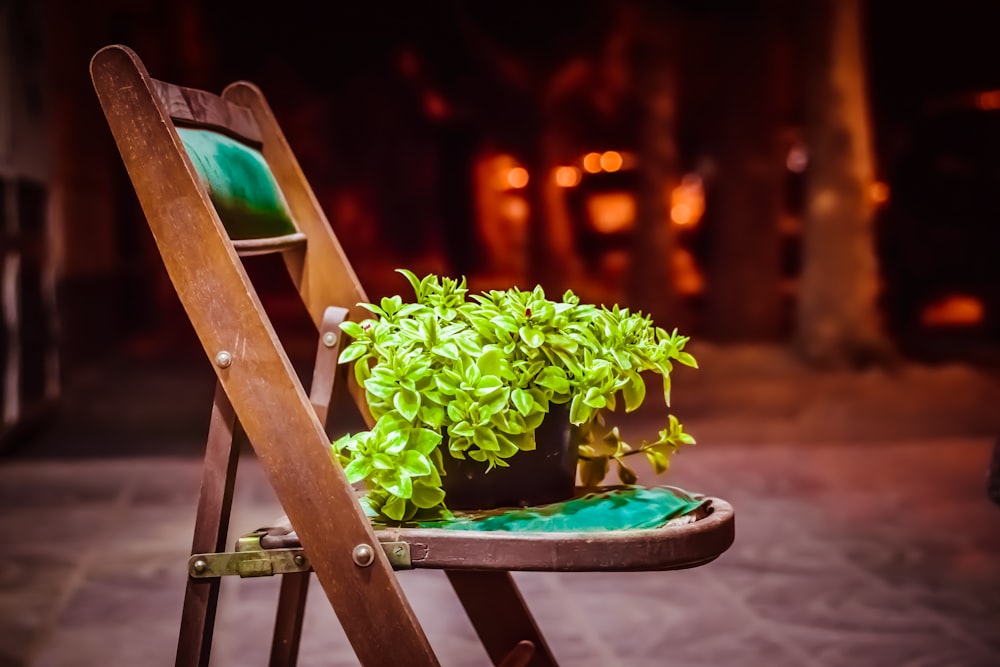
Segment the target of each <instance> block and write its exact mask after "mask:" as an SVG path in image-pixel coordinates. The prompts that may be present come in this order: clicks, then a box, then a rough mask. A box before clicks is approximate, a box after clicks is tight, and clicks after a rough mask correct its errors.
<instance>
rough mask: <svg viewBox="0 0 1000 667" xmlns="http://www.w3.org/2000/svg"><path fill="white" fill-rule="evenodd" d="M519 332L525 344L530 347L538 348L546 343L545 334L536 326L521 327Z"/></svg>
mask: <svg viewBox="0 0 1000 667" xmlns="http://www.w3.org/2000/svg"><path fill="white" fill-rule="evenodd" d="M518 334H519V335H520V336H521V340H523V341H524V344H525V345H527V346H528V347H532V348H538V347H541V346H542V344H543V343H545V334H544V333H542V332H541V331H540V330H539V329H536V328H534V327H529V326H527V325H525V326H523V327H521V329H520V331H519V332H518Z"/></svg>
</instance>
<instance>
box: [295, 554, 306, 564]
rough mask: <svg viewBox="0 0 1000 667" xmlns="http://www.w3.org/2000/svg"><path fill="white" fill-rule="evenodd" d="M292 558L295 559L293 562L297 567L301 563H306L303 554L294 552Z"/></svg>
mask: <svg viewBox="0 0 1000 667" xmlns="http://www.w3.org/2000/svg"><path fill="white" fill-rule="evenodd" d="M292 560H293V561H295V564H296V565H298V566H299V567H302V566H303V565H305V564H306V557H305V556H303V555H302V554H295V557H294V558H293V559H292Z"/></svg>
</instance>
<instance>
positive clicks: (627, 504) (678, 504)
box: [419, 486, 709, 532]
mask: <svg viewBox="0 0 1000 667" xmlns="http://www.w3.org/2000/svg"><path fill="white" fill-rule="evenodd" d="M447 502H448V501H447V499H445V503H447ZM707 502H709V501H708V500H707V499H705V498H696V497H694V496H692V495H690V494H688V493H687V492H685V491H683V490H681V489H678V488H676V487H670V486H657V487H649V488H647V487H641V486H625V487H614V488H611V489H607V490H604V491H599V492H595V493H589V494H587V495H585V496H581V497H580V498H574V499H572V500H566V501H563V502H559V503H552V504H550V505H543V506H540V507H525V508H517V509H504V510H490V511H484V512H477V513H464V514H463V513H460V512H456V513H455V518H454V519H447V520H442V521H426V522H422V523H420V524H419V525H420V527H421V528H446V529H448V530H506V531H518V532H521V531H542V532H592V531H605V530H630V529H641V528H657V527H659V526H662V525H663V524H665V523H666V522H667V521H669V520H670V519H673V518H676V517H679V516H683V515H685V514H689V513H691V512H693V511H695V510H696V509H698V508H699V507H701V506H702V505H704V504H705V503H707Z"/></svg>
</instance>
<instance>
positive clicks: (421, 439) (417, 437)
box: [409, 428, 441, 456]
mask: <svg viewBox="0 0 1000 667" xmlns="http://www.w3.org/2000/svg"><path fill="white" fill-rule="evenodd" d="M409 443H410V448H411V449H413V450H414V451H418V452H420V453H421V454H423V455H424V456H428V455H430V453H431V451H432V450H433V449H434V448H435V447H437V446H438V445H439V444H441V434H440V433H438V432H437V431H432V430H431V429H429V428H415V429H411V431H410V434H409Z"/></svg>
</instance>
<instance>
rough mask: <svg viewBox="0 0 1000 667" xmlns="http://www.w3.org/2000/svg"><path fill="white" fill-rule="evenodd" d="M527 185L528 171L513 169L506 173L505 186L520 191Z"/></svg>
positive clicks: (519, 168)
mask: <svg viewBox="0 0 1000 667" xmlns="http://www.w3.org/2000/svg"><path fill="white" fill-rule="evenodd" d="M527 184H528V170H527V169H525V168H524V167H513V168H512V169H510V170H508V171H507V185H509V186H510V187H512V188H515V189H520V188H523V187H524V186H526V185H527Z"/></svg>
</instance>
